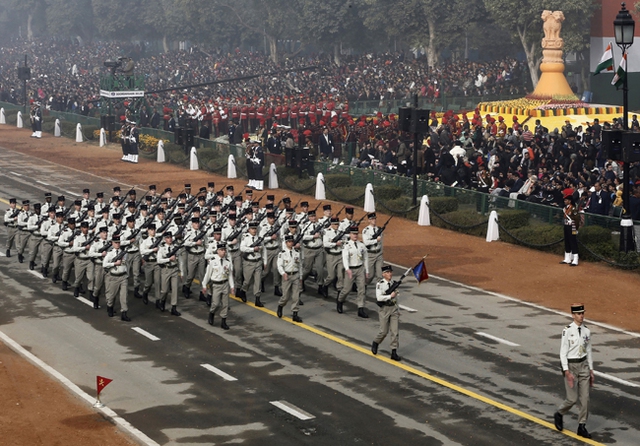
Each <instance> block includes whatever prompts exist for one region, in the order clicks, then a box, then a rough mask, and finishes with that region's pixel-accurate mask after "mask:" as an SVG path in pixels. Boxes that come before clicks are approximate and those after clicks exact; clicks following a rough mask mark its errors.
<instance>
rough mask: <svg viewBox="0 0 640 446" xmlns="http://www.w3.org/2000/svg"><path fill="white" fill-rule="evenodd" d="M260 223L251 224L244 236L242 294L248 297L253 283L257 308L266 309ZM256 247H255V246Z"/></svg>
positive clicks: (241, 249)
mask: <svg viewBox="0 0 640 446" xmlns="http://www.w3.org/2000/svg"><path fill="white" fill-rule="evenodd" d="M257 232H258V223H257V222H251V223H249V232H247V233H246V234H244V235H243V237H242V243H241V245H240V251H242V273H243V275H244V283H243V284H242V292H243V294H245V295H246V293H247V290H248V289H249V285H250V284H251V282H252V281H253V294H254V296H255V305H256V307H264V305H263V304H262V302H260V294H261V289H260V284H261V279H262V269H263V265H262V262H263V252H262V251H263V250H264V249H265V248H264V247H263V246H262V241H261V240H260V237H258V236H257ZM254 245H255V246H254Z"/></svg>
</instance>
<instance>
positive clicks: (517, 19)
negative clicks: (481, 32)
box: [484, 0, 597, 88]
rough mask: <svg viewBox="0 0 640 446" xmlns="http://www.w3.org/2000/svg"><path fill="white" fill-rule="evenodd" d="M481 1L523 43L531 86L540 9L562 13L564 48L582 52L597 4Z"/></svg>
mask: <svg viewBox="0 0 640 446" xmlns="http://www.w3.org/2000/svg"><path fill="white" fill-rule="evenodd" d="M484 4H485V7H486V8H487V11H488V12H489V14H491V16H492V17H493V19H494V20H495V22H496V23H497V24H498V25H499V26H501V27H502V28H503V29H505V30H507V31H509V32H510V34H511V35H512V38H514V39H516V40H518V41H519V42H520V44H521V45H522V48H523V49H524V52H525V55H526V57H527V64H528V65H529V73H530V74H531V82H532V83H533V86H534V88H535V86H536V85H537V84H538V79H539V76H538V68H539V67H540V63H541V62H542V47H541V41H542V37H543V33H542V19H541V15H542V11H544V10H551V11H562V12H564V16H565V21H564V23H563V26H562V33H561V37H562V39H563V40H564V51H565V53H567V52H581V51H584V50H585V49H586V48H587V47H588V44H589V29H590V26H589V22H590V20H591V16H592V15H593V11H595V8H596V7H597V4H596V2H595V0H484Z"/></svg>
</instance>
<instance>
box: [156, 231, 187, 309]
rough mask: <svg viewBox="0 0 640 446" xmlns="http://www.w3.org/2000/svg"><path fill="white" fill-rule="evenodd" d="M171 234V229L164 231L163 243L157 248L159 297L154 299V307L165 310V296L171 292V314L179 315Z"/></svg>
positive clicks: (176, 276)
mask: <svg viewBox="0 0 640 446" xmlns="http://www.w3.org/2000/svg"><path fill="white" fill-rule="evenodd" d="M174 251H175V245H174V244H173V234H172V233H171V231H167V232H165V233H164V243H162V244H161V245H160V249H159V250H158V266H159V267H160V299H158V300H156V308H158V309H160V310H161V311H164V310H165V302H166V301H167V296H168V295H169V292H171V314H172V315H173V316H180V315H181V313H180V312H179V311H178V308H177V306H178V276H179V275H180V272H179V270H178V259H177V255H176V253H175V252H174Z"/></svg>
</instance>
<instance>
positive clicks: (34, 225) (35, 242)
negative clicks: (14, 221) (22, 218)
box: [27, 203, 46, 271]
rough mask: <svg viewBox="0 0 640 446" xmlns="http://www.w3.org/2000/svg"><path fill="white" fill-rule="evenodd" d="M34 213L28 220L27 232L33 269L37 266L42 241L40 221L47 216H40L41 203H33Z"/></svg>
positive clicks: (31, 267)
mask: <svg viewBox="0 0 640 446" xmlns="http://www.w3.org/2000/svg"><path fill="white" fill-rule="evenodd" d="M33 211H34V212H33V214H31V216H30V217H29V219H28V220H27V232H28V233H29V269H30V270H31V271H33V270H34V269H35V267H36V256H37V255H38V250H39V248H40V244H41V242H42V237H40V233H39V229H40V223H41V222H43V221H44V219H45V218H46V214H45V216H44V217H40V203H36V204H34V205H33Z"/></svg>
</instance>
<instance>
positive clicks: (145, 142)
mask: <svg viewBox="0 0 640 446" xmlns="http://www.w3.org/2000/svg"><path fill="white" fill-rule="evenodd" d="M120 135H121V131H120V130H118V131H117V132H115V134H114V140H115V141H120ZM93 138H94V139H95V140H96V141H98V140H100V130H94V131H93ZM139 139H140V141H138V148H139V149H140V150H147V151H149V150H155V149H156V148H157V147H158V141H160V140H159V139H158V138H155V137H153V136H151V135H140V138H139ZM164 143H165V144H167V143H169V140H168V139H165V140H164Z"/></svg>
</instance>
